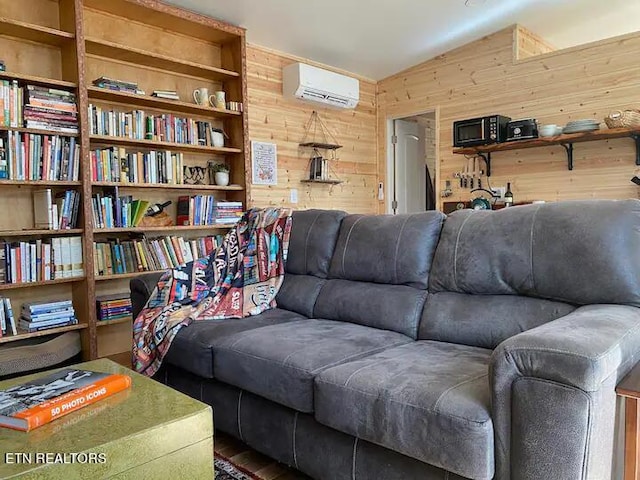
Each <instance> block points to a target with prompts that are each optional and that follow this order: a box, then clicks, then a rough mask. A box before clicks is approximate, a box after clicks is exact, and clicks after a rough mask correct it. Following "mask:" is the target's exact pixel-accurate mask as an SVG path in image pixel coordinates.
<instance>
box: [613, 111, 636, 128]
mask: <svg viewBox="0 0 640 480" xmlns="http://www.w3.org/2000/svg"><path fill="white" fill-rule="evenodd" d="M604 122H605V123H606V124H607V127H609V128H635V127H640V110H624V111H621V110H616V111H614V112H611V113H610V114H609V115H608V116H606V117H605V119H604Z"/></svg>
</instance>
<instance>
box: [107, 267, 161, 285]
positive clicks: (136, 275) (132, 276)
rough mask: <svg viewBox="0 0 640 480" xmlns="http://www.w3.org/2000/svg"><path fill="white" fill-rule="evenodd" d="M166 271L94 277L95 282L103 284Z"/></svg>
mask: <svg viewBox="0 0 640 480" xmlns="http://www.w3.org/2000/svg"><path fill="white" fill-rule="evenodd" d="M164 271H166V270H147V271H145V272H132V273H114V274H113V275H96V277H95V281H96V282H103V281H106V280H123V279H129V278H136V277H139V276H140V275H147V274H149V273H162V272H164Z"/></svg>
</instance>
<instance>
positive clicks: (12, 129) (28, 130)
mask: <svg viewBox="0 0 640 480" xmlns="http://www.w3.org/2000/svg"><path fill="white" fill-rule="evenodd" d="M0 132H21V133H33V134H37V135H59V136H61V137H77V136H78V134H77V133H64V132H56V131H54V130H40V129H37V128H24V127H0Z"/></svg>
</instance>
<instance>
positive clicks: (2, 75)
mask: <svg viewBox="0 0 640 480" xmlns="http://www.w3.org/2000/svg"><path fill="white" fill-rule="evenodd" d="M0 79H2V80H18V81H20V82H23V83H33V84H35V85H41V86H43V87H53V88H57V87H62V88H76V87H77V86H78V84H77V83H75V82H67V81H65V80H56V79H54V78H45V77H38V76H35V75H26V74H24V73H17V72H0Z"/></svg>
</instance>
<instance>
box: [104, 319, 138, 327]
mask: <svg viewBox="0 0 640 480" xmlns="http://www.w3.org/2000/svg"><path fill="white" fill-rule="evenodd" d="M132 321H133V318H132V317H127V318H118V319H116V320H98V323H97V324H96V325H97V326H98V328H100V327H107V326H109V325H118V324H119V323H131V322H132Z"/></svg>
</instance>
